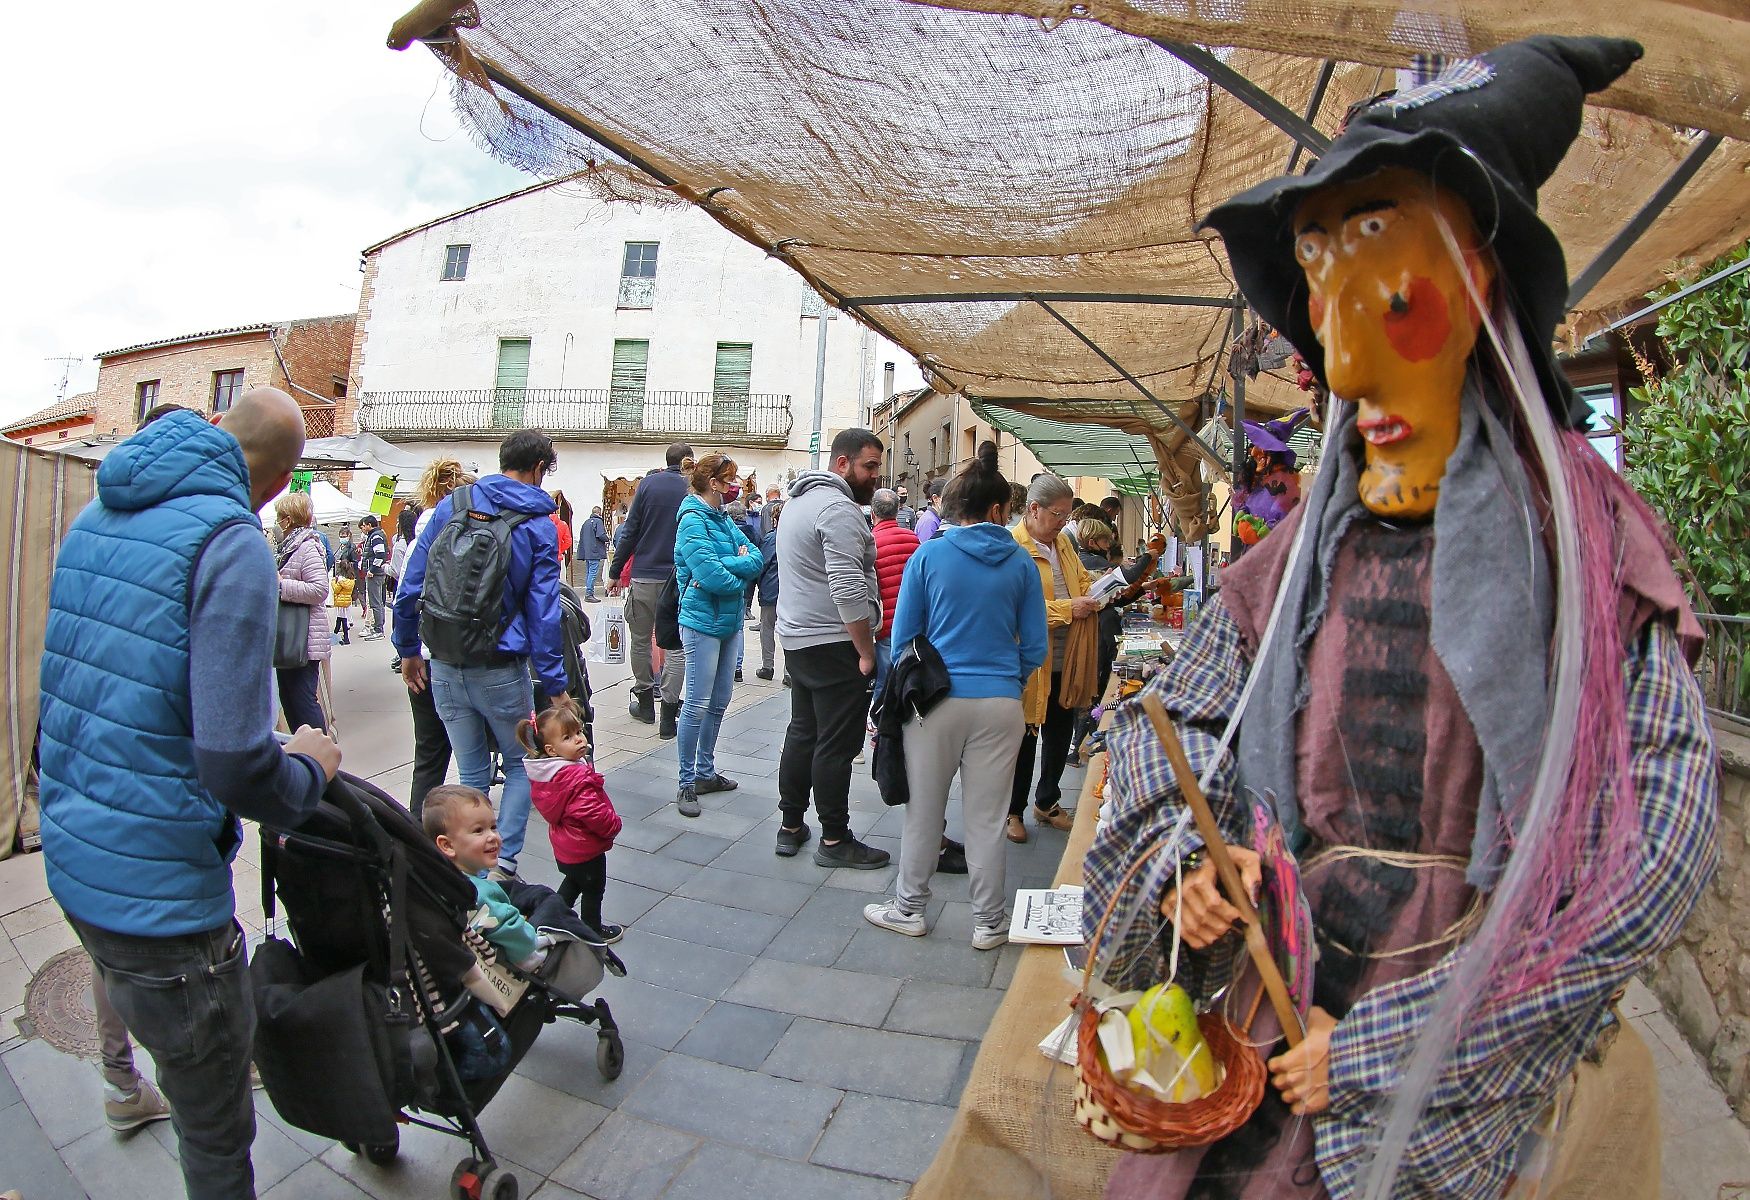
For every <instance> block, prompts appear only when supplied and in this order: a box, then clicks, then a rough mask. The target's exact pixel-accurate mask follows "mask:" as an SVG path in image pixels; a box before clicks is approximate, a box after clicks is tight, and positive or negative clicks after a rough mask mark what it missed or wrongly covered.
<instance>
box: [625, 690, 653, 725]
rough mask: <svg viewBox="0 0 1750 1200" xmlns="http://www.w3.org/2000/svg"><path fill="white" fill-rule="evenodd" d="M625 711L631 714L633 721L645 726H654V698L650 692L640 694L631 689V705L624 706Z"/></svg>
mask: <svg viewBox="0 0 1750 1200" xmlns="http://www.w3.org/2000/svg"><path fill="white" fill-rule="evenodd" d="M626 711H627V712H629V713H631V714H632V719H633V720H634V721H642V722H643V723H644V724H646V725H654V724H656V698H655V695H654V693H652V692H641V691H639V690H638V689H637V688H633V689H632V703H631V704H629V705H627V706H626Z"/></svg>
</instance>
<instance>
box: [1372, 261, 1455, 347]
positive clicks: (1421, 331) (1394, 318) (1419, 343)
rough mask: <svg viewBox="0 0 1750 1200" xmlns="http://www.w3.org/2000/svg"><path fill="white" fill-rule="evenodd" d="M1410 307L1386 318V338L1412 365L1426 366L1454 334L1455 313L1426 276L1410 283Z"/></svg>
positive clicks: (1387, 315)
mask: <svg viewBox="0 0 1750 1200" xmlns="http://www.w3.org/2000/svg"><path fill="white" fill-rule="evenodd" d="M1405 299H1406V300H1408V301H1409V306H1408V307H1407V308H1406V309H1405V311H1404V312H1402V313H1394V312H1388V313H1386V314H1385V336H1386V338H1387V339H1388V340H1389V341H1390V342H1391V344H1392V349H1394V350H1396V351H1397V352H1398V353H1399V354H1401V355H1403V357H1404V358H1406V359H1408V360H1409V361H1410V362H1425V361H1426V360H1428V359H1430V358H1433V357H1434V356H1435V355H1436V354H1439V353H1440V349H1441V347H1442V346H1444V345H1446V339H1447V338H1448V337H1449V336H1451V334H1452V313H1451V311H1450V310H1449V309H1448V307H1447V304H1446V297H1445V296H1444V295H1442V294H1441V292H1440V289H1439V288H1437V287H1435V286H1434V281H1433V280H1432V279H1429V278H1427V277H1426V276H1420V275H1419V276H1417V277H1416V278H1415V279H1413V280H1411V281H1410V294H1409V295H1408V296H1406V297H1405Z"/></svg>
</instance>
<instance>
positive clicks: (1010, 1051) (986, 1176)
mask: <svg viewBox="0 0 1750 1200" xmlns="http://www.w3.org/2000/svg"><path fill="white" fill-rule="evenodd" d="M1110 695H1111V692H1110V691H1109V692H1108V697H1110ZM1108 703H1110V701H1109V700H1108ZM1102 724H1104V722H1103V723H1102ZM1105 758H1106V755H1105V753H1104V752H1103V751H1102V752H1101V753H1099V754H1096V755H1094V757H1093V759H1092V760H1091V761H1090V762H1089V764H1088V772H1087V780H1086V782H1084V783H1083V785H1082V793H1081V797H1080V799H1079V800H1078V802H1077V804H1076V815H1075V825H1074V826H1073V827H1072V828H1071V829H1070V832H1069V840H1068V844H1067V845H1066V846H1065V847H1064V851H1063V858H1062V860H1061V861H1059V863H1058V865H1057V874H1056V876H1055V878H1054V879H1053V883H1054V885H1062V884H1066V883H1074V884H1079V883H1080V882H1081V881H1082V858H1083V856H1085V855H1086V854H1087V852H1088V847H1089V846H1090V845H1092V844H1093V840H1094V827H1095V825H1096V823H1097V821H1098V812H1099V807H1100V802H1099V799H1098V798H1097V797H1096V796H1095V795H1094V790H1095V788H1096V787H1097V786H1098V784H1099V781H1100V780H1101V779H1102V778H1103V777H1104V775H1105ZM1075 993H1076V984H1075V983H1074V982H1073V981H1072V980H1071V979H1070V977H1069V976H1068V974H1066V972H1065V963H1064V954H1063V947H1061V946H1028V947H1027V948H1026V949H1024V950H1023V951H1022V952H1021V962H1020V965H1019V966H1018V967H1017V968H1016V969H1015V977H1014V979H1013V980H1012V981H1011V982H1010V983H1009V990H1008V995H1007V996H1006V997H1005V998H1004V999H1003V1002H1002V1005H1001V1006H1000V1007H999V1008H998V1009H997V1011H996V1015H995V1016H993V1017H992V1018H991V1023H990V1027H989V1028H988V1029H987V1030H986V1031H985V1035H984V1042H983V1044H982V1045H981V1046H980V1048H979V1051H978V1059H977V1061H976V1062H974V1063H973V1067H972V1075H971V1077H970V1078H969V1079H968V1080H967V1082H966V1088H965V1091H963V1092H962V1093H961V1098H960V1110H959V1112H958V1113H956V1114H955V1116H954V1122H953V1124H952V1125H950V1126H949V1128H948V1134H947V1136H946V1137H945V1138H944V1139H943V1140H942V1148H941V1150H940V1151H939V1152H938V1153H937V1155H936V1159H935V1161H934V1162H933V1163H931V1164H930V1168H929V1170H928V1171H926V1172H925V1173H924V1175H923V1177H922V1178H921V1179H919V1180H918V1182H917V1185H916V1186H915V1187H914V1188H913V1189H912V1193H911V1194H912V1196H913V1198H914V1200H983V1198H987V1197H988V1198H989V1200H1030V1198H1033V1197H1047V1196H1049V1197H1050V1198H1051V1200H1084V1198H1085V1200H1095V1198H1097V1197H1099V1196H1100V1195H1101V1193H1103V1192H1104V1191H1105V1189H1106V1175H1107V1172H1109V1171H1110V1170H1111V1169H1112V1166H1113V1164H1114V1163H1116V1162H1117V1161H1118V1156H1119V1152H1118V1151H1117V1150H1114V1149H1111V1148H1110V1147H1107V1146H1105V1145H1103V1144H1101V1143H1100V1142H1097V1141H1095V1140H1094V1139H1093V1138H1092V1137H1090V1136H1088V1134H1087V1133H1085V1132H1083V1130H1082V1129H1081V1127H1080V1126H1078V1125H1077V1124H1076V1123H1075V1121H1074V1119H1073V1118H1072V1117H1071V1115H1070V1113H1071V1108H1072V1106H1073V1104H1074V1100H1075V1085H1076V1072H1075V1068H1074V1067H1067V1066H1064V1065H1063V1064H1062V1063H1058V1062H1054V1061H1052V1060H1051V1059H1048V1058H1046V1057H1045V1055H1044V1054H1043V1053H1041V1052H1040V1050H1039V1043H1040V1041H1041V1040H1043V1039H1044V1037H1045V1035H1046V1034H1048V1033H1050V1032H1051V1031H1052V1030H1053V1029H1054V1028H1056V1027H1057V1025H1058V1024H1059V1023H1060V1022H1061V1021H1062V1020H1063V1019H1064V1018H1065V1017H1066V1016H1068V1015H1069V1001H1070V1000H1071V998H1073V997H1074V995H1075Z"/></svg>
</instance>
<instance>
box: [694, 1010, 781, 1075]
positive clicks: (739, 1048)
mask: <svg viewBox="0 0 1750 1200" xmlns="http://www.w3.org/2000/svg"><path fill="white" fill-rule="evenodd" d="M795 1019H796V1018H795V1017H793V1016H791V1015H790V1014H789V1013H784V1012H772V1011H770V1010H768V1009H763V1008H749V1007H746V1006H744V1005H740V1004H731V1003H730V1002H729V1001H727V1000H720V1001H718V1002H717V1003H716V1004H713V1005H712V1006H711V1008H710V1010H709V1011H707V1012H706V1013H705V1015H704V1016H702V1017H700V1018H699V1021H698V1024H696V1025H694V1026H693V1028H692V1030H691V1031H690V1032H688V1034H687V1036H686V1037H684V1038H683V1039H681V1044H680V1045H679V1046H677V1047H675V1049H677V1050H679V1051H680V1052H681V1053H682V1054H690V1055H692V1056H693V1057H694V1058H704V1059H709V1060H710V1061H712V1062H717V1063H722V1064H724V1065H725V1066H730V1067H741V1068H742V1069H743V1070H747V1071H757V1070H759V1069H760V1066H761V1065H762V1064H763V1063H764V1062H765V1061H766V1057H767V1056H768V1055H770V1054H771V1052H772V1048H773V1047H774V1046H776V1045H777V1044H778V1041H779V1039H780V1038H782V1037H783V1036H784V1034H785V1032H786V1031H787V1030H788V1029H789V1028H790V1024H791V1022H793V1021H794V1020H795Z"/></svg>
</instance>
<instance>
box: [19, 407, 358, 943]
mask: <svg viewBox="0 0 1750 1200" xmlns="http://www.w3.org/2000/svg"><path fill="white" fill-rule="evenodd" d="M249 500H250V493H249V470H248V467H247V465H246V464H245V463H244V460H243V451H242V448H241V447H240V446H239V445H238V444H237V440H236V439H235V438H233V437H232V436H231V435H230V434H229V433H226V432H225V431H223V430H221V429H217V428H215V427H213V426H211V425H208V424H207V423H206V422H205V421H204V420H202V419H201V418H200V417H199V416H197V415H196V414H194V413H172V414H170V415H168V416H166V417H163V418H161V419H160V420H158V421H156V422H154V423H153V424H152V425H150V426H148V427H147V428H146V429H144V430H142V431H141V432H139V433H137V434H135V435H134V436H133V437H131V438H129V439H128V440H127V441H125V442H123V443H122V444H121V445H120V446H118V447H117V448H116V449H115V450H113V451H112V452H111V453H110V454H109V456H108V457H107V458H105V459H104V461H103V465H102V466H101V467H99V468H98V472H97V499H96V500H94V501H93V502H92V503H91V504H90V505H88V506H87V507H86V509H85V511H83V512H82V513H80V514H79V516H78V517H77V518H76V519H75V520H74V522H73V525H72V528H71V529H70V530H69V531H68V533H67V537H66V539H65V540H64V541H63V542H62V544H61V548H60V552H59V555H58V557H57V559H56V563H55V573H54V578H53V581H52V582H51V584H50V587H49V614H48V623H47V629H46V631H45V638H44V651H43V658H42V716H41V731H42V738H41V764H42V787H41V795H42V823H43V857H44V860H45V864H44V865H45V868H46V871H47V876H48V883H49V889H50V891H52V892H53V893H54V896H55V899H56V900H57V901H59V902H60V905H61V907H62V908H63V909H64V910H66V912H67V913H68V914H69V915H71V916H73V917H75V918H76V919H78V920H80V921H84V922H86V923H88V924H91V925H95V926H97V927H99V928H101V929H107V930H110V931H112V932H115V933H123V934H131V935H134V936H138V937H176V936H182V935H187V934H195V933H202V932H206V931H209V930H213V929H217V928H220V927H222V926H223V925H224V924H225V922H226V921H228V920H230V919H231V916H232V911H233V901H232V895H231V870H230V861H231V859H232V858H233V857H234V856H235V855H236V852H237V847H238V845H239V843H240V840H241V831H240V830H239V828H238V825H237V818H236V816H234V815H233V812H234V811H235V812H243V813H244V814H245V815H250V816H256V817H265V818H267V819H271V820H275V821H276V822H278V823H281V824H284V825H291V824H296V823H297V822H298V821H299V820H301V819H302V817H303V816H304V815H305V814H307V813H308V811H309V810H310V809H311V808H313V807H314V805H315V803H316V799H317V796H318V794H319V792H320V790H321V786H322V784H323V782H324V781H323V777H322V774H321V771H320V769H319V768H318V767H317V766H316V764H315V763H314V762H313V761H312V760H310V759H306V758H303V757H301V756H299V757H288V756H287V755H285V754H284V753H283V752H282V751H281V750H280V749H279V747H278V745H277V744H276V743H274V741H273V736H272V728H273V701H272V696H271V692H272V684H271V680H272V664H271V658H272V643H273V633H272V631H273V622H274V597H275V596H276V595H277V592H278V583H277V581H276V578H275V574H274V569H273V557H272V554H271V552H270V551H269V550H268V548H267V543H266V541H265V539H264V538H263V537H262V533H261V523H260V521H259V519H258V518H257V517H256V515H255V513H254V512H252V511H251V510H250V507H249ZM209 546H211V547H214V551H213V553H212V554H210V555H207V554H205V553H204V552H205V551H206V550H207V548H208V547H209ZM197 714H201V715H200V716H199V719H198V720H197ZM215 792H217V793H218V794H217V795H215Z"/></svg>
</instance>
